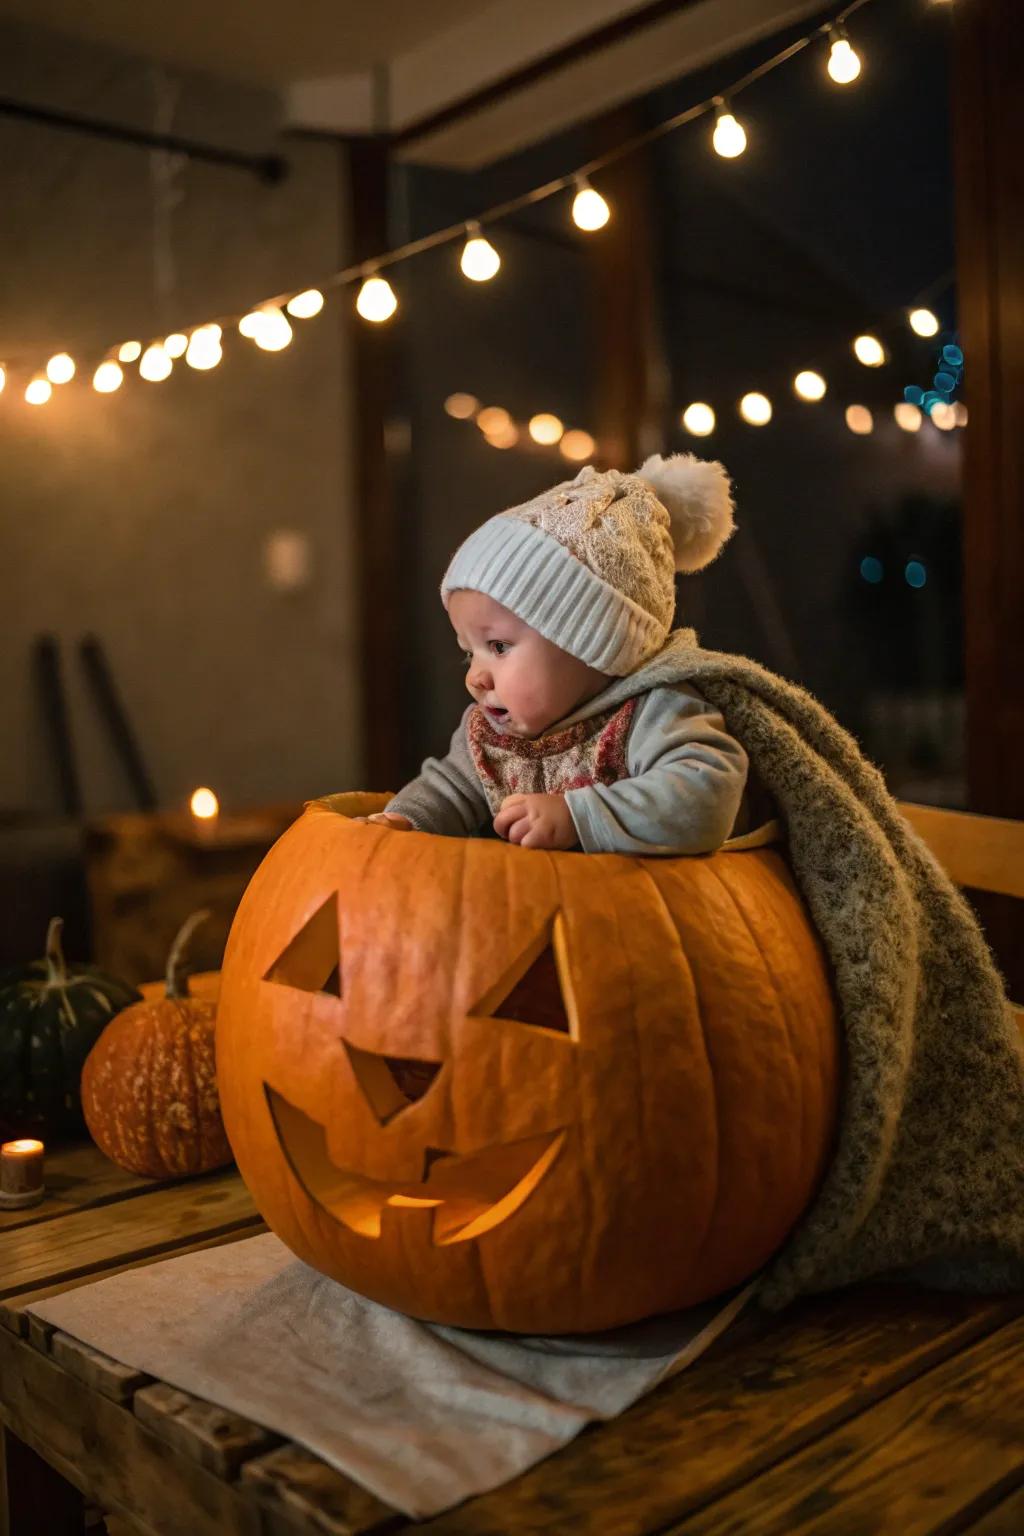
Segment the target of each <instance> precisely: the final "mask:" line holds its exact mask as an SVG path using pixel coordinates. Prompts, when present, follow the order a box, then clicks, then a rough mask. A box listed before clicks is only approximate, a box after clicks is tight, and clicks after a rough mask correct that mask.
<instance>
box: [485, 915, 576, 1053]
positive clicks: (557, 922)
mask: <svg viewBox="0 0 1024 1536" xmlns="http://www.w3.org/2000/svg"><path fill="white" fill-rule="evenodd" d="M568 977H569V965H568V957H567V955H566V951H565V933H564V925H563V921H562V916H561V914H560V913H559V914H558V915H557V916H556V917H555V918H554V921H553V922H552V924H551V928H550V930H548V931H547V932H545V933H542V934H540V936H539V937H538V939H537V941H536V943H534V944H532V945H531V946H530V947H529V949H527V950H526V951H525V952H524V953H523V954H521V955H520V956H519V957H518V959H517V960H516V962H515V964H514V965H512V966H510V967H509V969H508V971H507V972H506V973H505V975H504V977H503V978H502V979H501V980H500V981H499V982H497V983H496V984H495V985H494V986H493V987H489V988H488V990H487V992H486V993H485V994H484V996H483V997H482V998H481V999H480V1002H479V1003H478V1004H477V1006H476V1007H475V1008H472V1009H471V1010H470V1012H471V1013H473V1014H476V1015H480V1014H482V1015H484V1017H486V1018H494V1019H511V1020H513V1021H514V1022H515V1023H517V1024H531V1025H533V1026H534V1028H536V1029H548V1030H553V1031H554V1032H555V1033H556V1034H560V1035H569V1036H570V1037H571V1038H572V1039H574V1040H575V1039H576V1038H577V1032H576V1029H575V1027H574V1023H573V1020H574V1018H575V1014H576V1009H575V1003H574V999H573V997H572V991H571V985H570V984H569V981H568Z"/></svg>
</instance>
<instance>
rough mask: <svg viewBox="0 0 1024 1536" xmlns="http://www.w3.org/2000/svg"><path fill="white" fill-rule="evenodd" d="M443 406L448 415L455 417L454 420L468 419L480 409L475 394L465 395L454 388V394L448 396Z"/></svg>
mask: <svg viewBox="0 0 1024 1536" xmlns="http://www.w3.org/2000/svg"><path fill="white" fill-rule="evenodd" d="M444 408H445V410H446V411H447V412H448V415H449V416H454V417H455V419H456V421H469V420H471V418H472V417H474V416H475V415H476V413H477V411H478V410H479V409H480V401H479V400H478V399H477V397H476V395H467V394H463V393H462V391H460V390H456V392H455V394H454V395H449V396H448V399H447V400H446V401H445V403H444Z"/></svg>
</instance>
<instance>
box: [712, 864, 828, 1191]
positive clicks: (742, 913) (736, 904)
mask: <svg viewBox="0 0 1024 1536" xmlns="http://www.w3.org/2000/svg"><path fill="white" fill-rule="evenodd" d="M711 873H712V874H713V875H714V877H715V879H716V880H717V881H718V884H719V885H720V886H721V888H722V890H723V891H725V893H726V895H727V896H728V897H729V900H730V901H731V902H732V905H733V908H734V910H735V912H736V914H737V916H738V917H739V918H740V920H741V921H742V923H743V926H744V928H745V929H746V930H747V933H748V934H749V935H750V940H751V943H752V944H753V946H754V948H755V949H756V950H757V952H758V954H759V955H760V957H761V960H762V962H763V964H764V968H765V970H766V971H767V973H768V975H769V976H770V977H771V983H772V991H773V992H774V993H775V1003H776V1007H777V1008H778V1012H779V1017H780V1018H781V1019H782V1023H783V1027H784V1029H785V1031H786V1047H787V1050H788V1052H789V1055H790V1057H791V1059H792V1060H793V1061H794V1062H795V1061H796V1053H795V1051H794V1049H793V1031H792V1029H791V1028H790V1019H789V1010H788V1009H787V1007H786V1001H785V995H784V990H785V989H784V988H782V987H780V986H779V984H778V981H777V980H776V976H775V971H774V969H773V968H772V963H771V960H770V959H769V957H768V951H767V950H766V949H765V947H764V945H763V944H762V943H761V941H760V939H759V938H758V936H757V934H756V933H755V932H754V928H753V926H752V924H751V922H750V919H749V918H748V917H747V913H746V909H745V908H744V906H743V904H742V903H741V901H740V899H739V897H738V896H737V895H736V892H735V891H734V890H733V889H732V887H731V885H730V884H729V882H728V881H727V880H726V879H725V877H724V875H723V874H722V872H721V870H720V869H715V868H714V867H711ZM806 1132H807V1096H806V1094H805V1093H803V1092H801V1093H800V1156H799V1159H798V1161H799V1165H800V1166H801V1167H802V1166H803V1164H804V1163H805V1161H806V1158H805V1156H804V1143H805V1138H806Z"/></svg>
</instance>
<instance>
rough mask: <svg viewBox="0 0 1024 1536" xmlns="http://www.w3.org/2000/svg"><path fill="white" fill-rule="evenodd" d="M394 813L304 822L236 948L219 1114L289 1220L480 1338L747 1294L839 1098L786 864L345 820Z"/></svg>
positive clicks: (259, 1188)
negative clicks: (536, 845)
mask: <svg viewBox="0 0 1024 1536" xmlns="http://www.w3.org/2000/svg"><path fill="white" fill-rule="evenodd" d="M385 803H386V799H385V797H379V796H369V795H338V796H332V797H331V798H330V801H329V802H318V803H314V804H312V805H311V806H309V807H308V808H307V810H306V811H305V813H304V814H303V816H301V817H300V818H299V820H298V821H297V822H296V823H295V824H294V825H293V826H292V827H291V828H290V829H289V830H288V831H287V832H286V833H285V834H284V836H283V837H282V838H281V839H280V840H279V841H278V842H277V844H276V845H275V846H274V848H273V849H272V850H271V851H270V853H269V854H268V855H267V857H266V859H265V860H264V862H263V864H262V865H261V866H260V868H259V869H258V870H257V872H256V874H255V875H254V877H253V879H252V881H251V883H250V885H249V888H248V890H247V891H246V893H245V896H244V897H243V899H242V902H241V905H240V907H239V909H238V912H237V914H236V916H235V920H234V924H233V926H232V929H231V934H230V937H229V939H228V945H227V950H226V952H225V958H224V969H223V972H222V979H221V994H220V1004H219V1013H218V1030H217V1057H218V1075H219V1084H220V1093H221V1102H222V1105H223V1112H224V1120H225V1125H226V1127H227V1131H228V1135H229V1137H230V1140H231V1145H232V1147H233V1149H234V1152H235V1156H236V1159H237V1161H238V1165H239V1167H240V1169H241V1172H242V1175H243V1177H244V1179H245V1181H246V1183H247V1184H248V1186H249V1189H250V1191H251V1192H252V1195H253V1197H254V1199H255V1201H256V1204H257V1205H258V1207H259V1209H260V1211H261V1213H262V1215H263V1216H264V1218H265V1219H266V1221H267V1222H268V1223H269V1225H270V1226H271V1227H272V1228H273V1229H274V1231H275V1232H276V1233H277V1234H278V1236H280V1237H281V1238H282V1239H283V1240H284V1242H286V1243H287V1244H288V1245H289V1247H291V1248H292V1249H293V1250H294V1252H295V1253H297V1254H298V1255H299V1256H300V1257H301V1258H302V1259H304V1260H305V1261H306V1262H307V1263H309V1264H312V1265H314V1266H315V1267H317V1268H318V1269H321V1270H323V1271H324V1272H325V1273H327V1274H328V1275H332V1276H333V1277H334V1278H336V1279H337V1280H340V1281H342V1282H343V1283H344V1284H345V1285H348V1286H350V1287H352V1288H353V1289H355V1290H357V1291H360V1292H362V1293H363V1294H365V1295H367V1296H370V1297H372V1298H374V1299H376V1300H378V1301H382V1302H384V1303H386V1304H387V1305H389V1306H392V1307H396V1308H398V1309H400V1310H401V1311H404V1312H409V1313H412V1314H413V1315H414V1316H418V1317H424V1318H429V1319H432V1320H435V1321H439V1322H445V1323H450V1324H455V1325H461V1326H465V1327H474V1328H501V1329H511V1330H516V1331H523V1332H545V1333H558V1332H563V1333H564V1332H578V1331H587V1330H595V1329H601V1328H609V1327H613V1326H616V1325H619V1324H624V1323H628V1322H631V1321H634V1320H636V1319H638V1318H641V1317H644V1316H648V1315H650V1314H652V1313H657V1312H663V1311H668V1310H672V1309H674V1308H678V1307H685V1306H689V1305H692V1304H694V1303H696V1302H699V1301H702V1300H705V1299H706V1298H708V1297H710V1296H714V1295H716V1294H718V1293H719V1292H721V1291H723V1290H725V1289H727V1288H728V1287H730V1286H733V1285H736V1284H738V1283H740V1282H741V1281H743V1280H744V1279H746V1278H748V1277H749V1276H750V1275H752V1274H754V1273H755V1272H756V1271H757V1270H758V1269H759V1268H760V1267H761V1266H762V1265H763V1264H764V1263H765V1262H766V1261H767V1260H768V1259H769V1257H770V1256H771V1255H772V1254H773V1253H774V1252H775V1251H776V1250H777V1249H778V1247H779V1246H780V1244H781V1243H782V1242H783V1240H784V1239H785V1237H786V1236H787V1234H788V1233H789V1232H790V1230H791V1229H792V1227H793V1226H794V1224H795V1223H796V1221H797V1220H798V1218H799V1217H800V1215H801V1213H802V1212H803V1211H804V1209H805V1208H806V1206H807V1205H808V1203H809V1201H810V1199H811V1197H812V1195H813V1193H814V1191H815V1189H816V1187H817V1185H818V1183H819V1180H820V1179H821V1176H822V1174H823V1172H824V1169H825V1167H826V1163H827V1160H828V1156H829V1152H830V1149H831V1142H832V1137H833V1133H834V1128H835V1121H836V1103H837V1084H838V1077H839V1035H838V1029H837V1024H836V1016H835V1010H834V1004H833V997H832V990H831V985H830V977H829V972H828V968H827V965H826V962H825V959H824V956H823V953H822V949H821V946H820V944H819V942H818V939H817V937H816V935H815V933H814V931H813V929H812V927H811V924H810V922H809V920H808V918H807V916H806V914H805V912H804V909H803V905H802V903H801V901H800V898H799V895H798V893H797V891H796V888H795V886H794V884H793V880H792V877H791V875H790V873H789V870H788V868H787V866H786V863H785V861H784V859H783V858H782V857H781V855H780V854H779V853H778V852H776V851H774V850H772V849H760V850H758V851H754V852H745V853H718V854H715V855H713V856H711V857H706V858H678V859H672V858H667V859H666V858H650V859H640V858H629V857H624V856H621V855H617V854H580V853H563V852H542V851H540V850H528V849H522V848H515V847H510V846H508V845H506V844H504V843H502V842H497V841H494V840H489V839H480V838H449V837H436V836H432V835H428V834H426V833H419V832H406V833H402V834H401V835H398V834H396V833H395V832H393V831H389V830H387V829H385V828H383V827H376V826H373V825H357V824H355V823H354V822H353V821H352V820H351V819H349V818H351V817H353V816H357V815H363V814H366V813H367V812H369V811H373V810H377V809H380V808H381V807H382V806H383V804H385ZM339 813H340V814H339Z"/></svg>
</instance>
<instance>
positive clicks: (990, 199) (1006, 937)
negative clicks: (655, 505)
mask: <svg viewBox="0 0 1024 1536" xmlns="http://www.w3.org/2000/svg"><path fill="white" fill-rule="evenodd" d="M953 26H954V46H953V49H952V58H953V82H952V85H953V108H954V156H955V170H956V219H957V278H958V289H959V311H960V328H961V335H962V337H963V347H964V354H965V357H966V377H967V394H968V401H969V405H970V413H971V414H970V422H969V424H968V427H967V430H966V432H965V434H964V467H963V508H964V541H963V545H964V624H965V643H966V692H967V732H968V735H967V779H968V792H969V799H970V808H971V809H972V810H974V811H981V812H985V813H987V814H989V815H995V816H1009V817H1013V818H1015V819H1020V818H1024V618H1022V615H1024V433H1022V432H1021V421H1022V420H1024V237H1022V236H1024V167H1022V162H1021V155H1020V145H1021V143H1024V92H1022V91H1021V86H1020V82H1021V78H1022V74H1024V28H1022V27H1021V16H1020V7H1019V3H1018V0H957V5H956V7H955V10H954V22H953ZM1000 905H1001V908H1002V910H1001V911H999V910H997V909H996V908H992V909H991V910H990V909H989V906H988V903H987V902H986V904H985V906H984V908H983V909H982V915H983V918H984V920H985V923H986V928H987V930H988V934H989V938H990V940H991V942H992V944H993V947H994V948H995V949H996V951H997V953H998V955H999V957H1000V959H1001V961H1002V962H1003V966H1004V969H1006V970H1007V972H1008V973H1009V972H1011V971H1013V970H1014V969H1016V971H1017V972H1018V974H1017V975H1012V974H1010V975H1009V977H1008V979H1009V980H1010V984H1011V991H1014V992H1015V995H1018V996H1019V995H1024V992H1022V984H1024V963H1022V960H1021V958H1020V957H1021V952H1022V949H1024V943H1022V940H1024V920H1022V917H1021V915H1020V912H1019V904H1017V905H1016V906H1012V907H1011V905H1010V904H1009V903H1005V902H1003V903H1001V904H1000Z"/></svg>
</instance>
